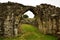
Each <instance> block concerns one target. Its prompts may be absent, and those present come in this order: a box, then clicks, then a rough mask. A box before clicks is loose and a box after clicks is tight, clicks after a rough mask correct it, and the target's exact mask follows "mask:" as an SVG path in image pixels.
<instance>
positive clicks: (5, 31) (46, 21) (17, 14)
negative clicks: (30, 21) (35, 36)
mask: <svg viewBox="0 0 60 40" xmlns="http://www.w3.org/2000/svg"><path fill="white" fill-rule="evenodd" d="M28 10H30V11H32V12H33V14H34V15H35V20H36V23H37V24H36V25H37V27H38V29H39V31H40V32H41V33H44V34H52V35H60V8H59V7H55V6H53V5H50V4H41V5H37V6H36V7H33V6H25V5H22V4H19V3H13V2H8V3H0V36H3V37H13V36H18V35H19V34H20V33H21V31H20V30H21V29H20V25H21V19H22V18H21V16H22V15H23V14H24V13H25V12H27V11H28Z"/></svg>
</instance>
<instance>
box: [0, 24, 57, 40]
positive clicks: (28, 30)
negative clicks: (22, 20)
mask: <svg viewBox="0 0 60 40" xmlns="http://www.w3.org/2000/svg"><path fill="white" fill-rule="evenodd" d="M20 28H21V29H22V34H21V35H20V36H19V37H15V38H5V39H2V38H1V39H0V40H57V37H54V36H51V35H44V34H41V33H40V32H39V31H38V29H37V28H36V27H34V26H32V25H28V24H22V25H21V27H20Z"/></svg>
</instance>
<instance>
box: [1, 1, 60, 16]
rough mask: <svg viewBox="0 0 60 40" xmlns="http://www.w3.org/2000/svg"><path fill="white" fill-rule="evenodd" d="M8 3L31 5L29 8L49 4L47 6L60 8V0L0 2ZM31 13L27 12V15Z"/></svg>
mask: <svg viewBox="0 0 60 40" xmlns="http://www.w3.org/2000/svg"><path fill="white" fill-rule="evenodd" d="M8 1H11V2H17V3H21V4H24V5H29V6H36V5H40V4H42V3H47V4H51V5H55V6H57V7H60V0H0V2H8ZM30 13H31V12H30V11H28V12H26V14H30ZM32 16H33V15H32V14H31V15H30V17H32Z"/></svg>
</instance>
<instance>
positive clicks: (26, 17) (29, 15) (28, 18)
mask: <svg viewBox="0 0 60 40" xmlns="http://www.w3.org/2000/svg"><path fill="white" fill-rule="evenodd" d="M34 21H35V14H34V13H33V12H32V11H30V10H28V11H27V12H25V13H24V14H23V15H22V20H21V23H22V24H31V25H34Z"/></svg>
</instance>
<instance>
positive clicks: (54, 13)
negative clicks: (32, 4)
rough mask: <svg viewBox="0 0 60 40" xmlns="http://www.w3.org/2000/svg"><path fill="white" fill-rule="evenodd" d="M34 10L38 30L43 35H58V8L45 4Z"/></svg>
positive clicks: (59, 22)
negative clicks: (35, 11)
mask: <svg viewBox="0 0 60 40" xmlns="http://www.w3.org/2000/svg"><path fill="white" fill-rule="evenodd" d="M36 8H37V13H38V15H39V18H38V21H39V22H38V24H39V30H40V31H41V32H42V33H44V34H53V35H54V34H55V35H56V34H57V33H59V34H60V31H59V30H60V21H59V20H60V8H58V7H55V6H52V5H47V4H41V5H39V6H37V7H36Z"/></svg>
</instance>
